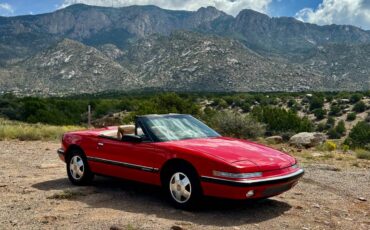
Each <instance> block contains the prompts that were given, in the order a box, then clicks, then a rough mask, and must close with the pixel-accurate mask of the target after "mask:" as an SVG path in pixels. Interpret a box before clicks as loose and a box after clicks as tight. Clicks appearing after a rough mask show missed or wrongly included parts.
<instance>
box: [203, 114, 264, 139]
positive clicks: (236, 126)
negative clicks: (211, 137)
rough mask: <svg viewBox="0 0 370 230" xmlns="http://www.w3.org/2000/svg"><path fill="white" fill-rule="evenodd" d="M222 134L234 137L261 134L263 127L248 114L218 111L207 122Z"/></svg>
mask: <svg viewBox="0 0 370 230" xmlns="http://www.w3.org/2000/svg"><path fill="white" fill-rule="evenodd" d="M209 124H210V126H212V127H213V128H214V129H215V130H217V131H218V132H220V133H221V134H222V135H225V136H231V137H236V138H256V137H260V136H263V134H264V132H265V127H264V125H263V124H261V123H259V122H257V121H256V120H255V119H254V118H253V117H251V116H249V115H242V114H240V113H234V112H229V111H228V112H219V113H218V114H216V115H215V116H213V117H212V119H211V120H210V122H209Z"/></svg>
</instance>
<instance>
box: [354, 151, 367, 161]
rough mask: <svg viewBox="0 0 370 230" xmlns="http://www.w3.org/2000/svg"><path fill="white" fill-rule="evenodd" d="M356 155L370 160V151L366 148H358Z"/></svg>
mask: <svg viewBox="0 0 370 230" xmlns="http://www.w3.org/2000/svg"><path fill="white" fill-rule="evenodd" d="M356 157H357V158H358V159H366V160H370V151H367V150H365V149H356Z"/></svg>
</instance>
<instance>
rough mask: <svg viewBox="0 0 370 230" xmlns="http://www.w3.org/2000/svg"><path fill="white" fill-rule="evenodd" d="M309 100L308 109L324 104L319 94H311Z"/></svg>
mask: <svg viewBox="0 0 370 230" xmlns="http://www.w3.org/2000/svg"><path fill="white" fill-rule="evenodd" d="M309 101H310V102H309V103H310V111H313V110H315V109H321V108H322V107H323V106H324V98H322V97H319V96H316V95H314V96H312V97H311V98H310V100H309Z"/></svg>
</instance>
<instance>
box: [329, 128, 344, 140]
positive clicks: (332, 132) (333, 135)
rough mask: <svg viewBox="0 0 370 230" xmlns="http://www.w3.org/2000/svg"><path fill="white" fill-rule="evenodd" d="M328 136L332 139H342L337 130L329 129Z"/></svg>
mask: <svg viewBox="0 0 370 230" xmlns="http://www.w3.org/2000/svg"><path fill="white" fill-rule="evenodd" d="M327 134H328V136H329V138H330V139H339V138H340V137H341V135H340V133H338V132H337V131H336V130H335V128H331V129H329V130H328V133H327Z"/></svg>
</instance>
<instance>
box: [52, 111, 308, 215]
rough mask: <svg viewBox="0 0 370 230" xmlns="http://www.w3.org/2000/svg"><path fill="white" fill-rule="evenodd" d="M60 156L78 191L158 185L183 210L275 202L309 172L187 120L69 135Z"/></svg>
mask: <svg viewBox="0 0 370 230" xmlns="http://www.w3.org/2000/svg"><path fill="white" fill-rule="evenodd" d="M58 154H59V157H60V158H61V159H62V160H63V161H65V162H66V165H67V174H68V178H69V180H70V181H71V182H72V183H73V184H76V185H83V184H86V183H88V182H89V181H90V180H92V179H93V176H94V174H99V175H107V176H113V177H119V178H124V179H129V180H134V181H139V182H144V183H149V184H154V185H159V186H162V187H163V188H164V189H165V191H166V193H167V194H168V197H169V198H170V200H171V202H172V203H173V204H174V205H175V206H176V207H179V208H190V207H193V206H194V205H195V204H196V203H197V201H199V198H201V197H202V196H203V195H205V196H214V197H221V198H229V199H254V198H267V197H271V196H275V195H278V194H280V193H282V192H285V191H287V190H289V189H291V188H292V187H293V186H294V185H296V184H297V182H298V180H299V178H300V177H301V176H302V175H303V173H304V171H303V169H300V168H299V167H298V165H297V162H296V160H295V159H294V158H293V157H291V156H289V155H288V154H286V153H283V152H280V151H277V150H274V149H271V148H268V147H266V146H263V145H260V144H256V143H253V142H250V141H247V140H239V139H235V138H228V137H222V136H220V135H219V134H218V133H217V132H215V131H214V130H212V129H211V128H209V127H208V126H206V125H205V124H204V123H202V122H200V121H199V120H197V119H195V118H194V117H192V116H190V115H182V114H166V115H145V116H137V117H136V121H135V125H132V126H130V125H126V126H119V127H107V128H103V129H95V130H87V131H78V132H70V133H66V134H64V135H63V139H62V148H60V149H59V150H58Z"/></svg>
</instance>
